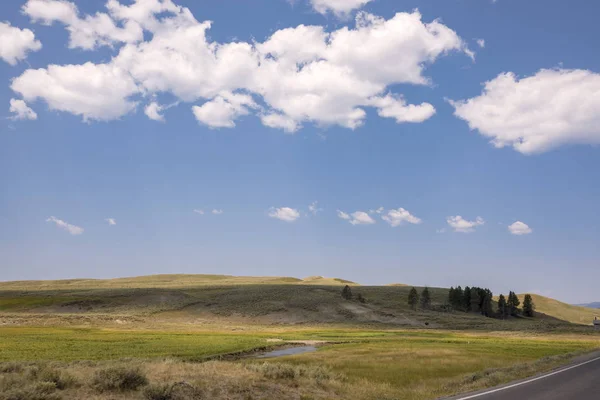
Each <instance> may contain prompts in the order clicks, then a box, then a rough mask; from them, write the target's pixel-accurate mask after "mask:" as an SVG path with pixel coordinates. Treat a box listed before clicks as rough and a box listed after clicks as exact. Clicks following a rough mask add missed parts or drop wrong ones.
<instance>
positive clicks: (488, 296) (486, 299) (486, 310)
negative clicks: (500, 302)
mask: <svg viewBox="0 0 600 400" xmlns="http://www.w3.org/2000/svg"><path fill="white" fill-rule="evenodd" d="M492 298H493V293H492V291H491V290H490V289H485V290H484V291H483V302H482V303H481V314H483V315H485V316H486V317H491V316H492V315H493V314H494V311H493V310H492Z"/></svg>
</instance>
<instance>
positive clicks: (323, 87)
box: [12, 0, 470, 132]
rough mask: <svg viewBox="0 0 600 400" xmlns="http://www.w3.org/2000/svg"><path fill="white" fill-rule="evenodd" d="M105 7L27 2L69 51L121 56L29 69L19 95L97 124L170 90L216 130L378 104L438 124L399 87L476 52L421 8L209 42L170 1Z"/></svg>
mask: <svg viewBox="0 0 600 400" xmlns="http://www.w3.org/2000/svg"><path fill="white" fill-rule="evenodd" d="M327 3H331V4H334V3H337V4H339V5H340V6H339V7H349V4H350V3H351V2H349V1H346V0H344V1H339V2H332V1H329V2H327ZM363 3H364V0H363ZM323 4H325V3H323ZM356 4H358V3H356ZM333 7H334V8H333V9H335V7H338V6H335V5H334V6H333ZM106 8H107V10H106V11H107V12H105V13H102V12H101V13H96V14H94V15H87V16H86V15H80V14H79V11H78V10H77V7H76V6H75V5H74V4H73V3H70V2H68V1H65V0H61V1H58V0H29V1H28V2H27V3H26V4H25V6H24V8H23V10H24V12H25V13H26V14H27V15H29V16H30V17H31V18H32V20H34V21H40V22H42V23H52V22H55V21H56V22H60V23H62V24H64V25H65V26H66V27H67V29H68V30H69V32H70V46H72V47H80V48H84V49H95V48H96V47H98V46H103V45H109V46H110V47H111V49H113V51H114V52H116V54H115V55H114V57H113V58H112V59H111V61H110V62H108V63H106V64H97V65H96V64H92V63H87V64H83V65H65V66H57V65H50V66H49V67H47V68H45V69H38V70H27V71H25V72H24V73H23V74H22V75H21V76H20V77H18V78H17V79H16V80H15V81H14V82H13V85H12V88H13V90H15V91H17V92H19V93H21V92H24V93H26V98H25V99H26V100H27V99H29V98H31V99H34V98H42V99H44V100H45V101H46V102H47V103H48V104H49V105H50V107H51V108H53V109H57V110H61V111H66V112H70V113H73V114H76V115H81V116H83V117H84V119H87V120H91V119H96V120H109V119H116V118H120V117H121V116H123V115H125V114H127V113H129V112H132V111H134V110H135V105H136V102H135V100H133V99H132V97H134V96H136V95H137V96H142V95H143V96H144V97H153V96H155V95H158V94H161V93H165V94H168V95H173V96H175V97H176V99H177V100H178V101H183V102H187V103H197V102H198V104H197V105H193V108H192V110H193V112H194V115H195V116H196V118H197V119H198V121H200V122H201V123H204V124H207V125H208V126H211V127H215V128H220V127H233V126H235V121H236V119H237V118H239V117H240V116H243V115H247V114H254V115H257V116H258V117H260V119H261V121H262V123H263V124H264V125H266V126H269V127H274V128H278V129H282V130H284V131H286V132H295V131H297V130H299V129H300V128H301V127H302V125H303V124H305V123H315V124H317V125H320V126H327V125H339V126H342V127H346V128H350V129H354V128H357V127H359V126H361V125H362V124H363V123H364V121H365V118H366V115H367V113H366V111H365V108H369V107H370V108H374V109H376V110H377V112H378V114H379V115H380V116H381V117H384V118H394V119H395V120H396V121H397V122H398V123H404V122H422V121H424V120H426V119H428V118H430V117H431V116H432V115H434V113H435V109H434V108H433V106H432V105H431V104H429V103H422V104H409V103H408V102H407V100H406V99H405V98H404V97H403V96H402V95H401V94H400V93H390V90H389V87H390V86H392V85H394V86H395V85H398V84H413V85H429V84H430V80H429V78H427V77H426V76H424V70H425V68H426V67H427V66H428V65H430V64H432V63H434V62H435V61H436V60H437V59H438V58H439V57H440V56H443V55H446V54H448V53H450V52H453V51H454V52H463V53H465V54H470V51H469V50H468V49H467V47H466V45H465V43H464V42H463V40H462V39H461V38H460V37H459V36H458V35H457V34H456V32H454V31H453V30H451V29H450V28H448V27H447V26H445V25H443V24H442V23H441V22H440V21H437V20H436V21H433V22H430V23H425V22H423V21H422V17H421V14H420V13H419V12H417V11H415V12H412V13H397V14H396V15H394V16H393V17H391V18H389V19H387V20H386V19H384V18H381V17H377V16H375V15H372V14H368V13H364V12H360V13H358V15H357V17H356V21H355V23H354V24H353V26H349V27H342V28H340V29H337V30H334V31H332V32H326V31H325V28H324V27H323V26H304V25H299V26H297V27H294V28H286V29H281V30H277V31H275V32H274V33H273V34H272V35H271V36H270V37H269V38H267V39H266V40H264V41H263V42H260V41H256V42H254V41H253V42H241V41H238V42H235V41H233V42H226V43H218V42H214V41H211V40H210V39H209V36H208V31H209V30H210V28H211V24H212V23H211V22H210V21H204V22H199V21H197V20H196V19H195V18H194V16H193V15H192V13H191V11H190V10H189V9H187V8H185V7H180V6H177V5H175V4H174V3H173V2H172V1H171V0H162V1H160V2H159V1H157V0H135V1H134V2H133V3H131V4H130V5H128V6H125V5H122V4H121V3H120V2H119V1H117V0H109V2H108V3H107V7H106ZM352 8H355V6H352ZM340 10H341V9H340ZM342 12H343V10H342ZM111 21H112V22H111ZM140 30H141V31H142V33H143V32H147V33H148V35H146V37H147V38H146V39H144V35H141V34H140ZM67 78H69V79H67ZM113 87H114V88H113ZM109 89H110V90H109ZM24 97H25V96H24ZM255 99H256V100H260V104H261V106H258V105H257V103H255ZM153 107H154V106H153ZM152 111H158V110H156V109H154V110H153V108H150V112H147V114H150V115H153V116H154V117H158V115H160V113H158V112H156V113H152Z"/></svg>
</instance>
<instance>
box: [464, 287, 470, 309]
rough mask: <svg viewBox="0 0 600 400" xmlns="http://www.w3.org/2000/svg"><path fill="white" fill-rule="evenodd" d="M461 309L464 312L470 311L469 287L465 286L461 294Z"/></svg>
mask: <svg viewBox="0 0 600 400" xmlns="http://www.w3.org/2000/svg"><path fill="white" fill-rule="evenodd" d="M463 309H464V310H465V311H466V312H469V311H471V288H470V287H468V286H465V291H464V294H463Z"/></svg>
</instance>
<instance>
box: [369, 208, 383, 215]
mask: <svg viewBox="0 0 600 400" xmlns="http://www.w3.org/2000/svg"><path fill="white" fill-rule="evenodd" d="M384 211H385V208H383V207H379V208H378V209H376V210H369V214H382V213H383V212H384Z"/></svg>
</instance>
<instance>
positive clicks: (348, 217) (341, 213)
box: [337, 210, 350, 220]
mask: <svg viewBox="0 0 600 400" xmlns="http://www.w3.org/2000/svg"><path fill="white" fill-rule="evenodd" d="M337 216H338V217H339V218H341V219H345V220H349V219H350V215H348V214H346V213H345V212H343V211H340V210H337Z"/></svg>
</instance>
